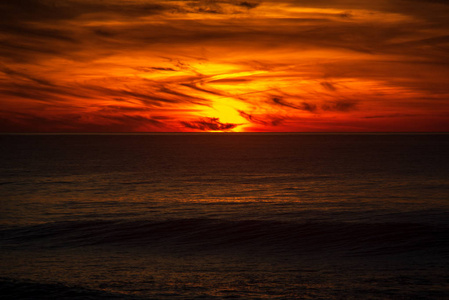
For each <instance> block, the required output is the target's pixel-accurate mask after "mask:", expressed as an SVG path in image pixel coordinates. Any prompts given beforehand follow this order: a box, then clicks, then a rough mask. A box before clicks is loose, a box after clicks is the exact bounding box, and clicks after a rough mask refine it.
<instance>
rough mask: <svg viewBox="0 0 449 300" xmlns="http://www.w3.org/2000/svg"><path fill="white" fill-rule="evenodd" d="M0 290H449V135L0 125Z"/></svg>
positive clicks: (298, 295) (391, 295)
mask: <svg viewBox="0 0 449 300" xmlns="http://www.w3.org/2000/svg"><path fill="white" fill-rule="evenodd" d="M0 298H1V299H228V298H230V299H236V298H237V299H239V298H240V299H449V135H447V134H434V135H432V134H141V135H132V134H129V135H126V134H121V135H114V134H108V135H92V134H91V135H32V134H30V135H13V134H10V135H0Z"/></svg>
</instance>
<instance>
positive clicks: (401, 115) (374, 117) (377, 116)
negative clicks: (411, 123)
mask: <svg viewBox="0 0 449 300" xmlns="http://www.w3.org/2000/svg"><path fill="white" fill-rule="evenodd" d="M416 116H417V115H416V114H401V113H395V114H384V115H372V116H365V117H363V118H364V119H383V118H404V117H416Z"/></svg>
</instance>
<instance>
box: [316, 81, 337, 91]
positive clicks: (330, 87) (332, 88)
mask: <svg viewBox="0 0 449 300" xmlns="http://www.w3.org/2000/svg"><path fill="white" fill-rule="evenodd" d="M320 84H321V85H322V86H323V87H324V88H325V89H326V90H328V91H330V92H335V91H336V90H337V88H336V87H335V86H334V85H333V84H332V83H330V82H327V81H324V82H321V83H320Z"/></svg>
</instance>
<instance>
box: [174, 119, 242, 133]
mask: <svg viewBox="0 0 449 300" xmlns="http://www.w3.org/2000/svg"><path fill="white" fill-rule="evenodd" d="M181 124H182V125H183V126H184V127H186V128H190V129H196V130H203V131H209V130H222V131H226V130H231V129H233V128H235V127H237V126H239V125H241V124H233V123H221V122H220V120H219V119H218V118H202V119H199V120H196V121H191V122H184V121H182V122H181Z"/></svg>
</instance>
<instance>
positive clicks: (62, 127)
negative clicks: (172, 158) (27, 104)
mask: <svg viewBox="0 0 449 300" xmlns="http://www.w3.org/2000/svg"><path fill="white" fill-rule="evenodd" d="M164 121H165V119H162V118H159V117H145V116H140V115H128V114H123V113H121V114H119V115H108V114H98V113H84V114H63V115H54V116H50V115H36V114H27V113H14V114H6V113H4V112H0V132H130V131H131V132H132V131H137V132H150V131H160V130H161V129H162V130H170V127H169V126H168V125H167V124H166V123H165V122H164Z"/></svg>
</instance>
